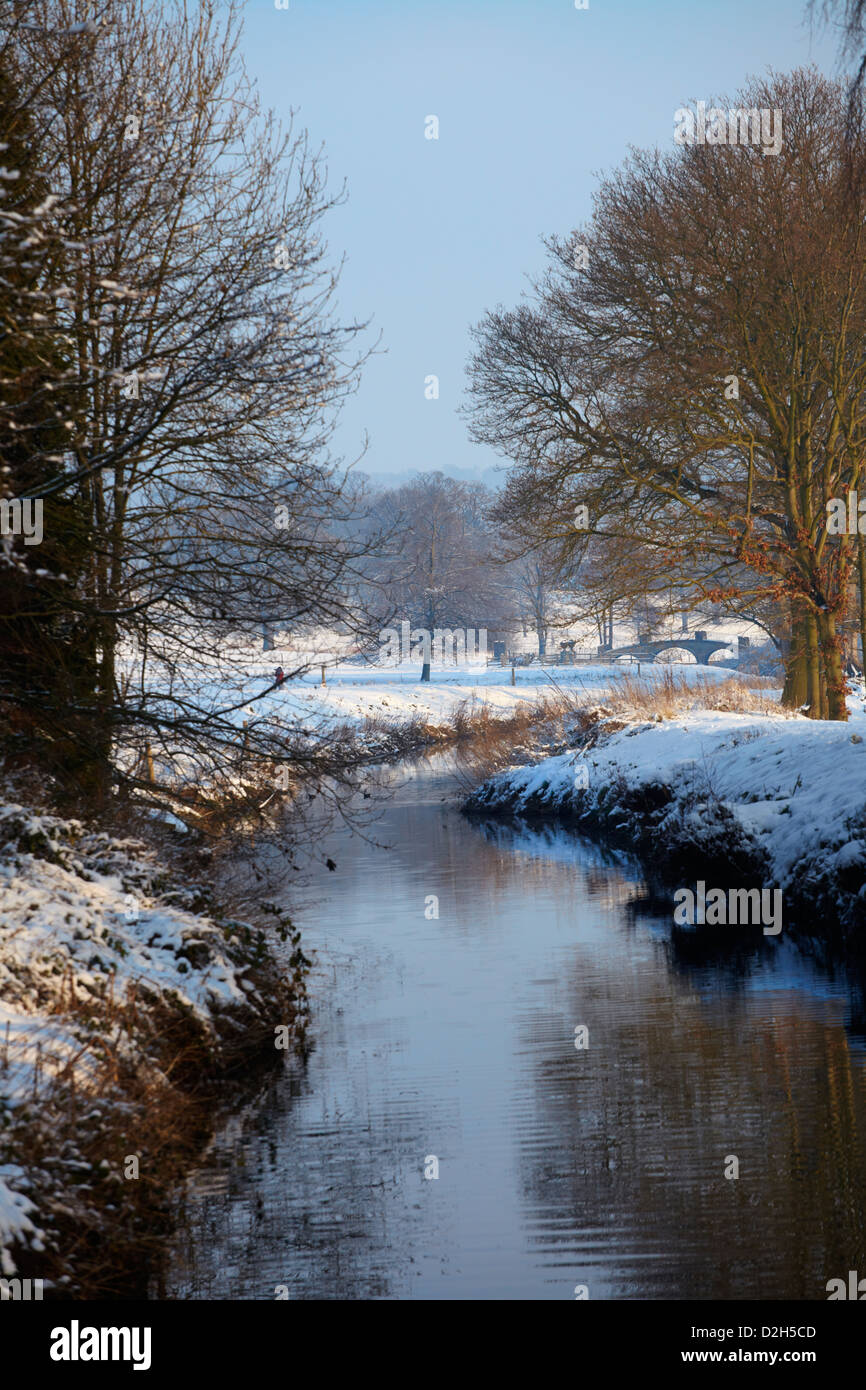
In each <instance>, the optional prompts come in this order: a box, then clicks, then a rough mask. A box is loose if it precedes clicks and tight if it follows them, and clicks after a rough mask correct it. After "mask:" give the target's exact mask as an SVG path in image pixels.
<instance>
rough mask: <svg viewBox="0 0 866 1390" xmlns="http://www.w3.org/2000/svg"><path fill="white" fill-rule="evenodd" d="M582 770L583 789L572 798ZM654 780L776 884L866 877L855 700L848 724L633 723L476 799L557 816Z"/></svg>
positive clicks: (865, 768) (699, 718)
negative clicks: (702, 815)
mask: <svg viewBox="0 0 866 1390" xmlns="http://www.w3.org/2000/svg"><path fill="white" fill-rule="evenodd" d="M579 764H583V765H585V767H586V776H587V783H588V785H587V789H586V791H577V792H576V791H575V777H576V767H577V766H578V765H579ZM658 784H661V785H663V786H664V787H666V788H667V789H668V790H669V792H670V793H671V799H672V802H673V804H674V805H676V806H677V807H678V808H679V809H680V811H682V809H683V808H686V807H693V808H697V810H698V811H701V810H704V809H707V808H709V809H710V810H711V811H712V810H714V809H718V808H724V809H725V810H727V811H729V812H730V813H731V814H732V816H733V817H734V818H735V821H736V823H737V824H738V825H739V827H740V829H741V831H742V833H743V836H744V838H745V839H747V840H749V841H750V842H751V843H752V844H753V845H755V846H756V847H757V848H758V849H759V851H762V852H763V855H764V857H765V859H766V863H767V865H768V868H769V872H770V874H771V876H772V878H773V881H774V882H775V883H777V884H779V885H780V886H782V887H783V888H784V887H785V886H787V885H789V884H792V883H793V882H794V881H795V880H796V879H798V878H802V876H803V874H804V873H807V872H810V873H814V872H821V873H825V874H832V873H834V872H836V871H838V870H840V869H851V868H854V869H856V868H857V867H862V868H863V871H864V875H866V843H864V836H863V831H864V825H866V713H864V710H863V708H862V701H860V700H859V699H856V698H852V699H851V701H850V720H849V722H848V723H840V722H821V721H817V720H810V719H807V718H805V717H803V716H800V715H790V716H789V715H786V714H785V713H783V712H782V711H781V710H780V711H779V712H778V713H763V712H762V713H760V714H755V713H733V712H721V711H714V710H700V709H695V710H690V711H689V712H688V713H687V714H685V715H680V716H678V717H675V718H672V719H667V720H663V721H662V722H657V721H647V722H644V723H633V724H630V725H629V726H628V727H626V728H624V729H620V730H619V731H616V732H612V733H608V734H606V735H605V736H604V737H603V739H602V741H601V742H600V743H599V744H598V746H596V747H594V748H592V749H590V750H589V751H587V752H586V753H585V754H578V755H575V754H574V753H566V754H560V755H558V756H556V757H552V758H546V759H543V760H542V761H541V762H539V763H537V764H535V765H533V766H530V767H521V768H516V769H511V770H509V771H507V772H505V773H502V774H500V775H499V776H498V777H496V778H493V779H491V781H490V782H489V783H487V784H486V786H485V788H484V789H482V793H483V796H484V798H485V802H484V804H486V805H487V806H496V805H497V804H501V805H506V804H507V805H509V807H510V808H511V809H513V810H514V811H515V812H516V813H517V814H519V813H520V811H521V810H522V809H525V808H526V807H527V805H528V804H529V802H530V800H531V799H532V798H533V797H540V798H541V799H542V800H543V802H544V803H546V804H547V805H548V806H549V807H550V808H551V809H553V810H556V809H559V810H568V809H572V808H578V807H579V808H580V809H581V810H585V809H587V808H589V807H591V806H592V805H593V804H594V803H597V801H598V798H599V796H600V795H601V794H602V793H603V792H605V790H607V791H608V792H609V789H610V788H611V787H613V786H615V785H621V786H624V787H625V788H626V789H628V790H629V791H641V790H645V789H647V788H648V787H650V786H651V785H658ZM623 816H624V819H625V820H626V821H627V816H626V813H623Z"/></svg>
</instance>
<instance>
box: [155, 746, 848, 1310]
mask: <svg viewBox="0 0 866 1390" xmlns="http://www.w3.org/2000/svg"><path fill="white" fill-rule="evenodd" d="M391 777H392V795H391V797H390V799H389V800H388V801H387V802H386V804H385V809H384V813H383V815H382V817H381V819H380V820H379V821H378V823H377V824H376V826H375V827H374V829H373V831H372V836H373V839H374V840H375V841H376V842H377V843H371V842H370V839H369V837H368V838H367V839H365V838H363V837H362V836H360V835H357V834H352V833H350V832H349V831H348V830H347V829H346V828H345V827H343V828H335V829H334V830H333V831H332V833H331V835H330V838H329V839H328V840H327V842H326V843H324V844H323V846H322V848H323V851H325V852H326V853H327V854H328V855H330V857H331V858H332V859H333V860H334V861H335V862H336V864H337V868H336V871H335V872H329V871H328V870H327V868H326V867H325V866H324V865H322V868H321V871H320V872H319V871H318V870H317V871H316V872H315V873H314V874H313V875H312V876H311V877H310V878H309V879H308V881H307V882H305V884H304V885H303V887H302V888H300V889H298V890H296V891H295V892H294V893H293V894H292V897H291V906H292V909H293V913H294V917H295V920H296V922H297V923H298V924H299V925H300V926H301V928H302V930H303V944H304V949H305V950H306V952H307V954H308V955H309V954H311V953H312V952H315V969H314V971H313V973H312V976H311V981H310V988H311V993H312V996H313V1015H312V1036H313V1038H314V1043H315V1045H314V1048H313V1050H312V1052H311V1055H310V1056H309V1058H308V1060H307V1062H306V1064H301V1063H300V1062H298V1061H297V1060H295V1059H293V1060H291V1061H288V1062H287V1063H286V1065H285V1068H284V1069H282V1070H281V1071H279V1072H278V1073H276V1074H275V1075H273V1076H271V1077H269V1079H268V1080H267V1082H266V1083H265V1085H264V1086H263V1088H262V1090H261V1091H260V1093H259V1094H258V1095H257V1096H256V1098H255V1100H254V1101H252V1102H250V1103H247V1104H246V1105H245V1106H244V1107H243V1109H240V1110H238V1111H237V1112H236V1113H235V1114H233V1115H231V1116H230V1118H229V1119H227V1120H226V1122H225V1123H224V1124H223V1125H222V1127H221V1128H220V1130H219V1132H218V1134H217V1135H216V1137H215V1139H214V1141H213V1143H212V1144H211V1146H210V1148H209V1150H208V1152H207V1154H206V1155H205V1156H204V1158H203V1160H202V1162H201V1163H200V1165H199V1167H198V1168H197V1169H196V1171H195V1172H194V1173H193V1174H192V1177H191V1179H190V1182H189V1186H188V1193H187V1196H186V1200H185V1204H184V1209H183V1212H182V1215H181V1218H180V1219H179V1225H178V1230H177V1233H176V1236H175V1239H174V1241H173V1244H172V1248H171V1253H170V1259H169V1262H168V1268H167V1272H166V1275H165V1281H164V1285H163V1286H162V1288H161V1289H160V1291H159V1296H162V1297H168V1298H178V1299H215V1298H221V1299H274V1298H275V1297H286V1296H287V1297H288V1298H290V1299H298V1298H301V1299H411V1298H421V1299H487V1298H489V1299H574V1298H575V1297H584V1296H587V1297H589V1298H590V1299H683V1298H700V1299H745V1298H762V1299H768V1298H786V1299H788V1298H795V1299H826V1297H827V1294H826V1292H825V1286H826V1283H827V1281H828V1280H829V1279H831V1278H835V1277H844V1278H846V1277H847V1272H848V1270H849V1269H859V1270H860V1272H861V1274H863V1275H866V1230H864V1228H866V1219H864V1201H863V1198H864V1192H866V1039H864V1018H863V1007H862V996H861V994H860V991H859V990H858V988H857V986H856V984H855V983H854V982H853V981H852V980H851V979H850V978H849V977H848V975H847V974H846V973H845V971H844V970H843V969H842V968H841V967H837V968H835V969H831V968H830V967H829V966H827V965H823V966H822V965H820V964H819V963H817V962H816V961H814V960H812V959H810V958H809V956H808V955H807V954H805V953H803V952H801V951H800V950H798V949H797V948H796V947H795V946H794V945H792V944H791V943H790V942H789V941H788V940H786V938H785V933H784V931H783V933H782V935H781V936H780V937H778V938H771V937H765V936H763V934H761V933H760V931H754V932H752V933H751V934H749V936H748V939H744V938H742V937H740V938H738V939H734V938H733V937H727V938H725V937H724V935H723V934H721V935H720V934H717V935H716V938H715V939H713V940H708V939H707V938H706V936H703V937H698V936H696V935H695V934H694V933H691V932H679V933H674V931H673V929H672V923H671V918H670V915H669V914H664V915H663V914H662V913H661V912H660V911H659V910H658V909H656V910H655V911H653V910H651V909H650V908H649V907H648V905H647V903H646V901H645V889H644V885H643V882H642V877H641V870H640V866H639V864H637V863H636V862H634V861H629V860H628V859H627V858H626V857H625V856H623V855H620V854H614V853H609V852H606V851H604V850H602V849H600V848H599V847H598V846H596V845H594V844H592V843H590V842H589V841H586V840H584V839H581V838H578V837H575V836H573V835H571V834H568V833H566V832H565V831H562V830H553V829H551V830H531V829H527V828H517V827H511V826H507V827H504V826H490V825H488V826H483V825H475V824H473V823H471V822H468V821H467V820H465V819H464V818H463V817H462V816H461V815H460V813H459V810H458V809H457V808H458V806H459V801H460V795H461V794H460V788H459V785H458V783H457V781H456V779H455V776H454V772H453V769H452V768H451V767H450V764H449V761H448V759H447V758H446V757H443V756H439V757H437V758H434V759H432V760H430V761H429V762H427V763H421V764H418V765H417V766H410V765H406V764H404V765H401V766H400V767H399V768H396V769H394V770H393V772H392V773H391ZM434 895H435V898H437V899H438V916H435V915H434V913H435V911H436V908H437V904H436V903H434V902H433V901H431V899H432V898H433V896H434ZM575 1030H579V1031H578V1032H576V1031H575ZM582 1030H585V1031H582ZM581 1043H585V1044H586V1045H583V1046H578V1045H577V1044H581ZM434 1159H435V1160H436V1162H435V1163H434V1162H433V1161H432V1160H434ZM733 1160H736V1163H734V1162H733ZM735 1168H738V1176H733V1173H734V1171H735ZM437 1170H438V1176H433V1174H434V1173H435V1172H436V1171H437ZM425 1173H426V1174H427V1176H425ZM726 1173H727V1174H730V1176H726Z"/></svg>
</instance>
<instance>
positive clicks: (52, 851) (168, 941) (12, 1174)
mask: <svg viewBox="0 0 866 1390" xmlns="http://www.w3.org/2000/svg"><path fill="white" fill-rule="evenodd" d="M202 900H203V890H201V889H199V888H197V886H196V885H194V884H193V885H187V886H185V887H184V888H178V887H176V886H170V885H168V884H167V883H166V875H165V871H164V869H162V868H160V866H159V865H158V864H156V863H155V862H154V860H153V857H152V855H151V854H150V853H149V852H148V851H147V850H146V849H145V847H144V846H143V845H142V844H140V843H139V842H137V841H134V840H120V839H114V838H112V837H110V836H108V835H106V834H103V833H99V832H94V831H88V830H86V829H85V828H84V827H83V826H82V825H81V824H80V822H77V821H74V820H61V819H59V818H57V817H54V816H50V815H47V814H42V813H37V812H34V811H32V810H30V809H28V808H27V807H23V806H20V805H17V804H14V803H0V1134H2V1130H3V1126H4V1125H8V1124H9V1123H12V1122H14V1121H15V1119H16V1115H17V1114H18V1112H19V1111H27V1112H28V1113H30V1112H32V1111H34V1110H38V1108H39V1105H40V1100H41V1098H43V1097H45V1096H46V1095H47V1094H48V1092H49V1091H50V1088H51V1087H52V1086H56V1085H57V1084H58V1082H59V1083H60V1084H62V1085H66V1084H69V1083H74V1087H75V1091H76V1093H77V1094H78V1095H86V1094H88V1093H94V1094H96V1093H97V1092H98V1093H99V1095H100V1100H101V1102H102V1100H103V1099H104V1097H105V1093H106V1092H105V1083H104V1065H103V1064H104V1059H105V1057H106V1056H115V1057H117V1056H122V1057H126V1058H127V1059H129V1060H130V1061H131V1062H133V1063H134V1064H135V1065H136V1066H138V1067H140V1066H142V1065H144V1066H147V1065H151V1062H150V1059H149V1058H148V1057H147V1055H146V1052H145V1050H143V1049H142V1048H141V1047H140V1045H139V1040H138V1039H137V1038H136V1037H135V1036H133V1035H132V1034H131V1033H130V1031H129V1029H128V1022H127V1021H125V1020H124V1019H123V1016H122V1015H120V1016H118V1012H117V1011H116V1010H114V1009H113V1008H112V1001H114V1000H117V1001H118V1002H120V1001H125V1000H126V999H127V998H130V997H131V994H132V993H133V992H134V993H135V997H136V1000H137V1003H138V1001H140V1000H144V999H146V998H150V999H154V998H160V999H161V1000H162V1001H163V1002H165V1003H168V1004H169V1005H170V1007H171V1009H172V1010H173V1012H175V1013H176V1011H177V1010H178V1009H180V1010H183V1011H185V1012H187V1013H188V1014H191V1015H193V1016H194V1017H196V1018H197V1019H198V1020H199V1021H200V1023H201V1025H202V1027H203V1028H204V1030H205V1031H206V1032H207V1033H208V1034H210V1035H211V1036H212V1037H214V1038H216V1036H217V1033H218V1022H219V1015H220V1013H221V1011H223V1010H226V1009H229V1010H230V1009H232V1008H233V1006H236V1005H242V1006H244V1008H246V1009H248V1008H249V1004H250V1000H251V998H252V1001H253V1003H254V1004H255V1001H256V991H255V989H254V987H253V986H252V984H251V983H250V981H249V980H247V979H245V978H244V969H245V965H244V964H240V965H238V964H236V963H235V959H234V958H233V955H234V957H237V955H238V953H237V952H235V953H233V952H232V951H231V950H230V949H229V947H228V946H227V943H226V937H225V935H224V932H223V930H222V928H221V927H219V926H217V925H216V924H215V923H214V922H213V920H212V919H211V918H210V917H207V916H203V915H202V914H201V913H200V912H198V911H196V910H193V909H194V908H195V907H196V906H199V905H200V903H201V901H202ZM144 992H146V994H145V993H144ZM140 1007H141V1009H142V1014H144V1013H146V1009H147V1004H146V1002H142V1003H141V1005H140ZM24 1186H26V1175H25V1174H24V1172H23V1170H22V1169H20V1168H16V1167H15V1166H13V1165H9V1164H7V1165H5V1166H0V1273H2V1274H3V1275H4V1276H7V1275H11V1274H14V1273H15V1265H14V1259H13V1256H12V1253H11V1248H12V1247H13V1246H14V1245H15V1244H16V1243H18V1244H19V1245H25V1246H29V1247H30V1248H31V1249H36V1250H38V1249H40V1248H41V1244H40V1242H41V1232H40V1231H39V1229H38V1227H37V1224H36V1218H37V1213H36V1209H35V1207H34V1204H33V1202H32V1201H31V1200H30V1198H28V1197H27V1196H26V1195H25V1193H24V1191H23V1190H22V1188H23V1187H24Z"/></svg>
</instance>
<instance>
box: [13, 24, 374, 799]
mask: <svg viewBox="0 0 866 1390" xmlns="http://www.w3.org/2000/svg"><path fill="white" fill-rule="evenodd" d="M239 9H240V7H239V5H238V4H237V3H235V0H228V2H227V3H225V4H223V3H218V0H201V3H200V4H199V5H197V6H196V7H194V8H190V7H189V6H187V5H186V4H185V3H183V0H165V3H161V0H113V3H111V4H105V5H97V6H94V5H93V4H89V3H85V0H33V3H29V4H27V5H26V6H25V5H23V4H19V5H16V6H15V12H16V14H17V17H18V21H19V22H18V23H17V25H16V26H13V29H12V30H11V31H10V37H9V38H8V40H7V42H8V44H9V45H10V49H11V51H12V52H14V61H15V65H16V68H17V70H18V71H19V72H20V73H21V75H22V80H23V82H24V83H25V85H26V87H27V90H28V91H29V92H31V93H32V99H31V101H30V119H31V121H32V124H33V126H34V128H37V129H39V130H42V131H44V132H46V135H45V139H44V141H43V143H42V145H41V147H40V150H39V174H40V178H41V179H42V180H44V182H45V183H46V185H47V186H48V187H50V189H51V192H52V197H53V198H54V199H56V202H54V204H53V205H52V207H51V210H50V216H49V228H48V233H47V234H50V236H51V237H52V238H53V242H54V244H56V245H57V246H58V247H59V248H61V251H62V255H61V257H60V264H61V265H62V274H61V276H60V281H59V283H57V284H56V285H55V287H54V289H53V291H52V301H53V310H52V312H53V321H54V323H55V325H56V327H57V328H58V329H59V330H60V332H61V334H62V341H63V343H64V348H65V354H66V356H65V362H64V364H63V365H62V367H58V368H57V370H56V371H55V374H54V380H53V382H52V387H53V389H54V390H56V391H58V392H61V393H62V396H63V400H64V410H63V416H64V423H63V428H64V433H65V438H64V440H63V447H62V448H61V449H60V450H58V451H56V453H55V455H54V468H53V470H49V471H50V476H47V477H45V478H44V479H43V480H42V482H41V484H40V489H41V493H42V496H43V497H44V499H45V504H46V508H47V507H48V506H49V505H50V506H55V505H57V506H59V505H60V504H61V503H68V504H69V505H70V506H71V507H73V508H74V510H75V515H76V516H80V517H81V518H82V525H83V528H84V534H86V536H87V537H88V544H87V552H86V564H85V566H84V570H83V572H82V573H81V575H80V577H79V578H77V580H76V586H75V587H76V593H75V602H74V604H70V611H71V612H75V613H77V614H78V615H79V616H80V620H81V622H82V623H83V624H84V625H85V627H86V629H87V631H88V633H90V634H91V641H92V645H93V651H94V657H95V670H93V671H92V672H91V685H90V689H89V690H88V691H87V692H86V693H81V694H80V696H79V695H78V694H76V695H75V697H74V698H73V699H72V701H71V705H72V716H73V718H74V719H76V720H77V721H78V723H79V730H80V743H81V747H82V750H83V756H84V757H85V759H86V762H87V767H88V775H89V783H90V786H91V788H92V789H93V790H95V791H96V792H97V793H98V794H100V795H103V796H104V795H106V794H108V791H109V789H110V787H111V786H112V785H113V784H116V783H117V782H118V781H120V782H126V783H127V784H132V785H135V784H139V785H142V786H144V785H147V784H148V783H149V782H150V781H151V774H150V772H148V771H147V769H148V768H151V769H152V768H153V767H156V768H157V770H159V768H160V767H162V768H163V769H166V770H167V775H173V774H172V773H171V771H170V770H171V769H174V771H175V773H178V775H179V769H181V768H183V769H184V775H185V776H186V777H188V778H189V777H193V778H195V779H196V780H199V781H202V780H204V781H206V780H214V779H218V778H221V777H222V778H224V779H228V777H229V772H230V769H231V766H232V762H233V755H234V750H235V746H236V739H237V725H238V723H239V712H240V710H241V708H242V707H244V708H245V707H246V706H247V705H249V704H250V702H252V705H253V707H255V705H256V702H257V700H258V699H259V698H261V695H262V690H261V688H260V689H259V691H258V692H254V693H253V694H251V692H250V690H249V684H248V674H249V673H248V670H247V669H246V665H247V662H248V655H247V653H246V652H245V651H244V649H243V647H242V646H241V645H240V644H239V643H237V642H230V641H228V640H227V638H228V635H229V634H230V633H232V634H238V633H248V634H250V635H252V634H253V633H257V632H258V630H259V627H260V623H261V620H262V619H263V618H265V617H268V618H275V619H279V620H281V621H282V623H283V625H284V626H286V627H288V628H289V629H290V630H291V631H292V632H293V633H295V634H300V633H302V631H303V630H304V628H305V627H307V626H309V625H311V624H313V623H318V622H323V621H327V622H329V623H332V624H336V623H340V622H344V623H354V624H362V623H363V617H362V615H360V614H359V612H358V606H357V599H356V594H357V585H356V582H355V581H356V578H357V566H358V564H359V562H360V560H361V559H362V558H363V555H364V554H365V552H366V550H367V549H369V547H370V544H371V542H370V541H369V540H368V541H367V542H365V543H364V545H360V546H359V545H355V544H353V543H352V541H351V539H350V537H349V533H348V531H347V529H346V527H345V525H344V522H345V520H346V518H347V517H348V515H349V514H350V513H351V511H352V509H353V505H354V500H353V491H352V489H351V488H350V486H349V485H348V484H347V482H346V480H345V478H344V476H343V473H342V471H341V470H340V468H339V467H338V466H337V465H336V464H335V463H334V462H333V461H332V460H331V458H330V457H329V454H328V442H329V438H330V435H331V431H332V429H333V425H334V421H335V418H336V411H337V409H338V408H339V405H340V403H341V401H342V400H343V398H344V397H345V395H346V394H347V392H349V391H351V390H352V389H353V387H354V385H355V382H356V380H357V371H358V365H359V359H358V357H357V354H356V355H355V357H354V360H353V352H352V343H353V340H354V339H355V337H356V335H357V334H358V332H359V331H360V328H361V327H362V326H361V325H359V324H353V323H350V324H345V325H343V324H339V323H337V322H335V321H334V318H333V311H332V301H333V294H334V290H335V286H336V283H337V271H336V270H335V269H334V268H333V267H332V265H331V263H330V259H329V256H328V250H327V246H326V244H325V243H324V241H323V237H322V222H323V219H324V218H325V217H326V214H327V213H328V211H329V209H331V208H332V207H333V206H334V204H335V203H336V202H338V201H339V199H340V197H341V195H339V194H338V195H337V196H336V197H334V196H332V195H329V194H328V192H327V189H326V170H325V167H324V164H323V162H322V158H321V155H320V154H317V153H315V152H312V151H311V149H310V146H309V142H308V139H307V137H306V135H305V134H304V133H294V132H292V131H291V130H289V131H288V132H283V131H281V130H280V129H279V128H278V127H277V125H276V123H275V122H274V120H273V118H272V117H271V116H270V115H269V114H268V113H267V112H265V111H263V110H262V109H261V106H260V102H259V99H258V96H257V94H256V92H255V89H254V88H253V86H252V85H251V83H250V81H249V80H248V78H247V77H246V75H245V73H244V70H243V66H242V63H241V62H240V59H239V57H238V38H239ZM46 457H47V455H46ZM58 524H59V523H58ZM70 643H71V644H72V645H75V647H76V650H77V638H74V634H72V633H70ZM298 669H299V670H300V669H302V663H300V664H299V667H298ZM19 696H20V692H19ZM10 698H11V699H15V698H17V697H16V695H14V694H10ZM245 746H246V748H247V750H248V754H249V757H250V759H252V760H255V759H259V760H264V759H276V760H279V761H284V762H287V763H289V764H290V765H291V767H292V768H293V769H294V772H295V773H296V774H297V776H299V777H302V776H306V775H308V774H309V773H310V772H311V771H312V770H314V766H315V759H314V757H313V755H312V753H311V750H310V744H309V741H308V740H307V739H306V738H304V737H302V736H301V733H300V731H298V737H297V738H296V737H295V734H294V732H293V729H292V727H291V724H290V721H289V722H285V721H284V722H283V724H282V725H281V726H278V725H277V724H275V722H274V720H273V718H272V717H270V716H264V715H263V716H260V717H259V716H257V715H255V714H253V715H252V716H251V717H250V718H248V720H247V730H246V740H245ZM145 748H148V750H149V759H148V760H145V759H144V758H141V757H140V755H141V754H142V752H143V750H144V749H145ZM154 755H156V756H154ZM325 766H326V768H331V767H332V763H331V762H329V761H327V760H326V762H325Z"/></svg>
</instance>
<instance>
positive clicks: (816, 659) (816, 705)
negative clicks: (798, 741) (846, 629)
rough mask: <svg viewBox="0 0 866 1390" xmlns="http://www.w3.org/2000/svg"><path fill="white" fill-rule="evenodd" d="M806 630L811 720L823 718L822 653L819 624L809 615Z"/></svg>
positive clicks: (807, 699)
mask: <svg viewBox="0 0 866 1390" xmlns="http://www.w3.org/2000/svg"><path fill="white" fill-rule="evenodd" d="M805 630H806V703H807V704H808V706H809V711H808V712H809V718H810V719H820V718H821V653H820V649H819V646H818V624H817V623H816V621H815V618H814V615H813V614H811V613H809V614H807V616H806V619H805Z"/></svg>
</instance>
